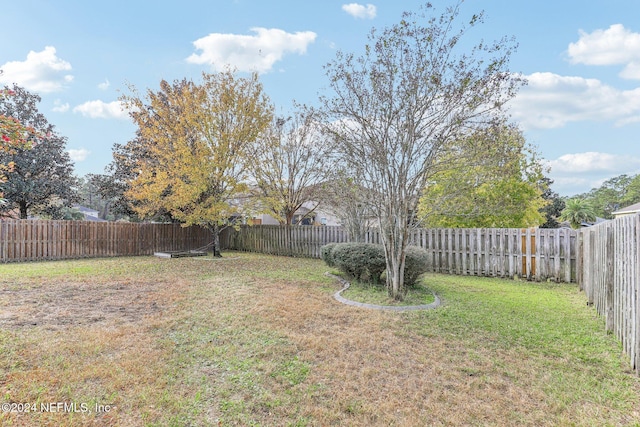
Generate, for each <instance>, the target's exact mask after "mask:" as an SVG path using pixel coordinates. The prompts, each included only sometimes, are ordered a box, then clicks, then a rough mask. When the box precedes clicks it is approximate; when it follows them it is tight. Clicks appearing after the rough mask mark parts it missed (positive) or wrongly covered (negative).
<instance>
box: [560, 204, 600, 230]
mask: <svg viewBox="0 0 640 427" xmlns="http://www.w3.org/2000/svg"><path fill="white" fill-rule="evenodd" d="M595 220H596V213H595V211H594V209H593V206H592V205H591V203H590V202H589V201H588V200H586V199H581V198H575V199H569V200H567V202H566V206H565V208H564V210H563V211H562V215H560V221H568V222H569V223H570V224H571V227H572V228H580V227H581V225H582V223H583V222H593V221H595Z"/></svg>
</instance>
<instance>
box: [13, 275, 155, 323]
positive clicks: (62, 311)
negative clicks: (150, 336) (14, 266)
mask: <svg viewBox="0 0 640 427" xmlns="http://www.w3.org/2000/svg"><path fill="white" fill-rule="evenodd" d="M162 288H165V289H166V285H160V284H149V283H144V282H141V283H131V282H130V283H122V282H113V283H63V284H60V285H57V286H55V287H51V286H38V287H27V288H22V289H16V287H15V286H7V285H3V284H0V328H4V329H23V328H29V327H40V328H46V329H61V328H67V327H69V326H80V325H104V324H110V325H119V324H127V323H135V322H138V321H140V320H141V319H142V318H144V317H147V316H152V315H156V314H158V313H159V312H161V311H162V310H163V308H165V306H166V305H167V302H166V300H165V295H163V294H162V292H161V291H162Z"/></svg>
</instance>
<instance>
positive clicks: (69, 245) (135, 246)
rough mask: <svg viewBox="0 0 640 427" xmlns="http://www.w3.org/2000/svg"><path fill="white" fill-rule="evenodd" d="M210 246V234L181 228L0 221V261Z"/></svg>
mask: <svg viewBox="0 0 640 427" xmlns="http://www.w3.org/2000/svg"><path fill="white" fill-rule="evenodd" d="M210 242H211V233H210V232H209V231H207V230H205V229H203V228H200V227H181V226H180V224H145V223H142V224H140V223H120V222H95V221H48V220H0V262H20V261H40V260H55V259H67V258H92V257H112V256H126V255H153V253H154V251H169V250H185V249H186V250H189V249H196V248H200V247H203V246H205V245H207V244H209V243H210Z"/></svg>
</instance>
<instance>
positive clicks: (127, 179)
mask: <svg viewBox="0 0 640 427" xmlns="http://www.w3.org/2000/svg"><path fill="white" fill-rule="evenodd" d="M146 147H147V146H146V145H145V144H144V143H143V142H142V139H141V137H140V131H139V130H138V131H137V132H136V137H135V138H133V139H132V140H130V141H129V142H127V143H126V144H114V145H113V153H112V154H113V160H112V161H111V163H109V165H107V167H106V168H105V173H104V174H91V175H89V176H88V178H89V180H90V181H91V184H92V185H93V186H94V187H95V188H96V189H97V191H98V194H99V195H100V197H101V198H102V199H103V200H104V202H105V207H104V210H105V214H104V216H105V218H106V217H108V216H113V217H114V219H127V220H129V221H134V222H138V221H140V217H139V216H138V214H137V212H136V211H135V206H136V205H137V204H138V202H137V201H136V200H135V199H133V198H131V197H129V196H127V192H128V191H129V189H130V183H131V182H133V181H134V180H135V178H136V177H137V174H138V167H137V165H138V164H139V163H143V162H152V158H151V152H150V151H149V150H148V149H147V148H146ZM147 216H148V217H149V216H150V215H147ZM152 219H153V220H155V221H159V222H172V218H171V215H169V214H168V212H167V211H166V210H161V211H159V212H156V213H155V214H154V215H153V216H152Z"/></svg>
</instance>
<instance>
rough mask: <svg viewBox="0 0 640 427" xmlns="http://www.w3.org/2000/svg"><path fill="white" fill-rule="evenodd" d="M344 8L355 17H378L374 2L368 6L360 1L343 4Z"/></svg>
mask: <svg viewBox="0 0 640 427" xmlns="http://www.w3.org/2000/svg"><path fill="white" fill-rule="evenodd" d="M342 10H344V11H345V12H347V13H348V14H349V15H351V16H353V17H354V18H360V19H373V18H375V17H376V7H375V6H374V5H372V4H367V5H366V6H364V5H362V4H358V3H349V4H343V5H342Z"/></svg>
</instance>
